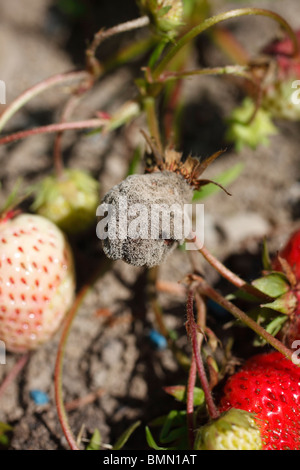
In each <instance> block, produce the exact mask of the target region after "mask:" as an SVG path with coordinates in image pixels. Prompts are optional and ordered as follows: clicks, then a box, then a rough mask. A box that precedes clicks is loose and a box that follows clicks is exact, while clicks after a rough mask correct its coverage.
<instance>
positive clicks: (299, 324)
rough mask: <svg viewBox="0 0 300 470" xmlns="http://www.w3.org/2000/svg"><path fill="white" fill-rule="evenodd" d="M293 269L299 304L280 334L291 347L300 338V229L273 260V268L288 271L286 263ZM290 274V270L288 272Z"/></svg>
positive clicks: (292, 288)
mask: <svg viewBox="0 0 300 470" xmlns="http://www.w3.org/2000/svg"><path fill="white" fill-rule="evenodd" d="M284 263H287V264H288V267H289V269H291V271H292V274H293V276H294V279H291V291H292V292H293V294H294V296H295V297H296V299H297V305H296V308H295V310H294V311H293V313H292V314H291V315H289V318H288V321H287V322H286V323H285V324H284V326H283V329H282V331H281V334H280V336H281V337H282V341H283V342H285V343H286V344H287V345H288V346H289V347H291V345H292V343H293V341H294V340H297V339H300V230H297V231H295V232H294V233H293V234H292V235H291V237H290V238H289V240H288V241H287V243H286V245H285V246H284V247H283V248H282V249H281V250H280V251H279V253H278V256H275V257H274V259H273V260H272V263H271V264H272V269H274V270H275V271H286V267H285V264H284ZM286 274H287V275H288V272H286Z"/></svg>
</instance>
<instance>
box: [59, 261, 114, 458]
mask: <svg viewBox="0 0 300 470" xmlns="http://www.w3.org/2000/svg"><path fill="white" fill-rule="evenodd" d="M110 266H111V261H110V260H105V262H104V264H103V265H102V266H101V267H100V268H99V269H97V270H96V272H95V273H94V275H93V276H92V278H91V280H90V282H88V283H87V284H85V285H84V286H83V287H82V288H81V289H80V291H79V292H78V294H77V296H76V299H75V301H74V303H73V306H72V308H71V309H70V310H69V312H68V314H67V316H66V319H65V323H64V327H63V331H62V335H61V338H60V341H59V344H58V350H57V356H56V362H55V371H54V392H55V401H56V408H57V414H58V418H59V421H60V424H61V427H62V430H63V432H64V435H65V437H66V439H67V441H68V444H69V446H70V448H71V450H80V449H79V447H78V445H77V442H76V439H75V437H74V434H73V432H72V430H71V427H70V425H69V422H68V417H67V413H66V408H65V405H64V401H63V393H62V371H63V359H64V353H65V350H66V344H67V340H68V336H69V333H70V331H71V327H72V324H73V320H74V319H75V316H76V314H77V312H78V309H79V307H80V305H81V303H82V301H83V299H84V297H85V296H86V295H87V293H88V292H89V290H90V288H91V286H92V284H93V283H94V282H95V281H96V280H97V279H98V278H99V277H100V276H103V275H104V274H105V273H106V272H107V271H108V270H109V268H110Z"/></svg>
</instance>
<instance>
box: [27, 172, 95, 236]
mask: <svg viewBox="0 0 300 470" xmlns="http://www.w3.org/2000/svg"><path fill="white" fill-rule="evenodd" d="M98 203H99V184H98V182H97V181H96V180H95V179H94V178H93V177H92V176H90V175H89V174H88V173H86V172H84V171H82V170H77V169H65V170H63V173H62V175H60V176H59V177H58V176H55V175H53V176H48V177H46V178H45V179H44V180H43V181H41V183H40V184H39V185H38V186H37V189H36V198H35V201H34V203H33V205H32V210H33V211H34V212H36V213H37V214H39V215H42V216H44V217H47V218H48V219H50V220H51V221H52V222H54V223H55V224H56V225H57V226H58V227H60V228H61V229H62V230H63V231H64V232H65V233H67V234H68V235H76V234H79V233H81V232H84V231H85V230H87V229H89V228H90V227H91V225H92V224H93V222H94V221H95V220H96V209H97V206H98Z"/></svg>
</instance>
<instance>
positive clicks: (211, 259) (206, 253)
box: [193, 234, 272, 301]
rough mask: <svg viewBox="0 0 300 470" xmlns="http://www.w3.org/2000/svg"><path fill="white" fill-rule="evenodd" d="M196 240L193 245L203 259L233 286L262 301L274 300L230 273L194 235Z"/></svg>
mask: <svg viewBox="0 0 300 470" xmlns="http://www.w3.org/2000/svg"><path fill="white" fill-rule="evenodd" d="M193 235H194V236H195V238H194V239H193V243H195V245H196V248H197V249H198V251H199V252H200V253H201V254H202V255H203V257H204V258H205V259H206V261H208V263H209V264H210V265H211V266H212V267H213V268H215V270H216V271H218V273H219V274H221V276H223V277H224V278H225V279H227V281H229V282H230V283H231V284H233V285H234V286H236V287H237V288H238V289H243V290H244V291H245V292H248V294H251V295H254V296H255V297H258V298H259V299H261V300H264V301H271V300H272V298H271V297H269V296H268V295H266V294H264V293H263V292H261V291H260V290H258V289H256V288H255V287H254V286H252V285H251V284H248V283H247V282H245V281H244V280H243V279H241V278H240V277H239V276H237V274H235V273H233V272H232V271H230V269H228V268H226V266H224V264H223V263H221V261H219V260H218V259H217V258H215V257H214V256H213V255H212V254H211V253H210V252H209V251H208V249H207V248H205V246H201V245H200V242H199V241H198V240H197V236H196V235H195V234H193Z"/></svg>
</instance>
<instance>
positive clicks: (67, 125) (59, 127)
mask: <svg viewBox="0 0 300 470" xmlns="http://www.w3.org/2000/svg"><path fill="white" fill-rule="evenodd" d="M106 122H107V120H105V119H88V120H86V121H77V122H63V123H58V124H49V125H47V126H41V127H35V128H34V129H28V130H25V131H20V132H15V133H14V134H10V135H7V136H5V137H2V138H1V139H0V145H4V144H10V143H11V142H15V141H16V140H21V139H25V138H26V137H31V136H34V135H37V134H50V133H52V132H60V131H67V130H76V129H92V128H97V127H102V126H103V125H104V124H105V123H106Z"/></svg>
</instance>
